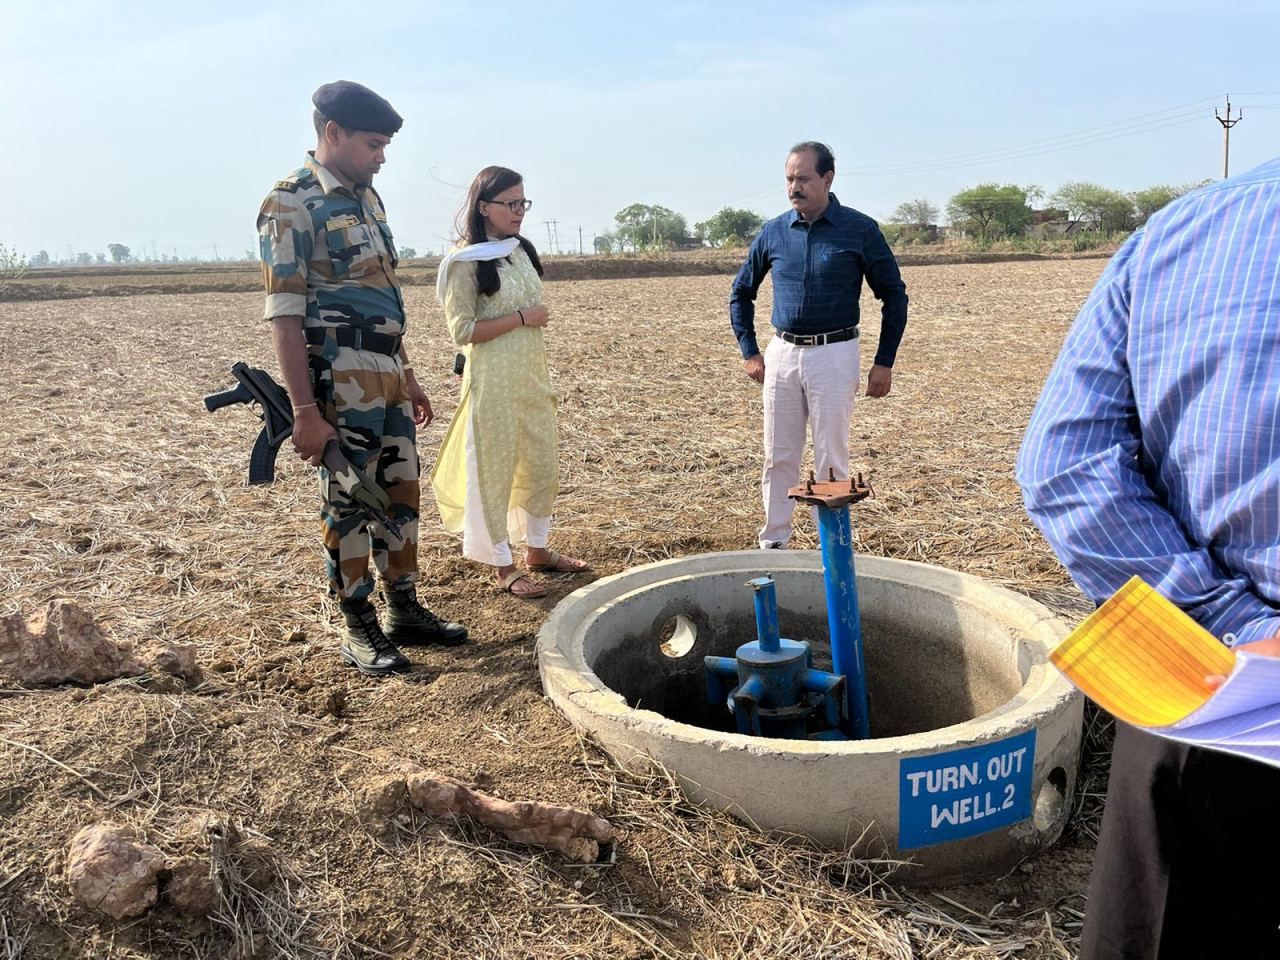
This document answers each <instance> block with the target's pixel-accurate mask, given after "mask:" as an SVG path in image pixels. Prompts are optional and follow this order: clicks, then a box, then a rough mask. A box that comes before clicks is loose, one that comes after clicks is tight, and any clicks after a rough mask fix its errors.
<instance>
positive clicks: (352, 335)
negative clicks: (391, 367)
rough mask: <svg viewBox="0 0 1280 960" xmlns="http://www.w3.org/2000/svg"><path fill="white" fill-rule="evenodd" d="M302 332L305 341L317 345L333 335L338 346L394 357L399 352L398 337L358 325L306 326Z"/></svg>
mask: <svg viewBox="0 0 1280 960" xmlns="http://www.w3.org/2000/svg"><path fill="white" fill-rule="evenodd" d="M302 332H303V334H304V335H305V336H306V338H307V343H309V344H311V345H312V346H319V345H320V344H322V343H324V342H325V341H326V340H327V339H329V337H333V339H334V340H336V341H337V343H338V346H340V347H351V348H352V349H353V350H371V351H373V352H374V353H385V354H386V355H387V356H388V357H394V356H395V355H396V354H397V353H399V352H400V339H401V338H400V337H390V336H387V334H385V333H374V332H373V331H372V330H362V329H360V328H359V327H306V328H305V329H304V330H303V331H302Z"/></svg>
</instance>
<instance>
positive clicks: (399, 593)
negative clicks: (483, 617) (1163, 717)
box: [382, 584, 467, 647]
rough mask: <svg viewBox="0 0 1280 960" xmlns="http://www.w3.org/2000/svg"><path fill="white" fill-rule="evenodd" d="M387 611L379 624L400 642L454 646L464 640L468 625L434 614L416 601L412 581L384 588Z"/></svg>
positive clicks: (418, 644)
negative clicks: (404, 584) (404, 585)
mask: <svg viewBox="0 0 1280 960" xmlns="http://www.w3.org/2000/svg"><path fill="white" fill-rule="evenodd" d="M382 597H383V599H384V600H386V602H387V613H386V616H385V617H384V618H383V621H382V625H383V628H384V629H385V630H386V632H387V636H388V637H390V638H391V640H392V641H393V642H395V643H398V644H400V645H402V646H422V645H424V644H436V645H438V646H442V647H456V646H457V645H458V644H460V643H465V642H466V640H467V628H466V627H464V626H463V625H462V624H460V623H450V622H449V621H448V620H443V619H441V618H440V617H437V616H436V615H435V614H434V613H432V612H431V611H430V610H428V609H427V608H426V607H424V606H423V605H422V604H420V603H419V602H418V592H417V591H416V590H415V589H414V588H413V584H409V586H407V587H400V588H398V589H395V590H384V591H383V593H382Z"/></svg>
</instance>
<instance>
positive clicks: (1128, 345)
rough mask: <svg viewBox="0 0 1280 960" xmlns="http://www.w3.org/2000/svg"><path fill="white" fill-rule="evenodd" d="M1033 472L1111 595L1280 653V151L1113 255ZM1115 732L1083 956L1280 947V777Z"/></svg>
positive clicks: (1086, 577) (1071, 546)
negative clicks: (1165, 604)
mask: <svg viewBox="0 0 1280 960" xmlns="http://www.w3.org/2000/svg"><path fill="white" fill-rule="evenodd" d="M1017 479H1018V483H1019V486H1020V487H1021V489H1022V494H1023V499H1024V502H1025V505H1026V509H1027V512H1028V514H1029V515H1030V516H1031V518H1032V519H1033V520H1034V521H1035V523H1036V525H1037V526H1038V527H1039V528H1040V530H1041V531H1042V532H1043V534H1044V536H1045V539H1046V540H1047V541H1048V542H1049V545H1050V546H1051V547H1052V548H1053V550H1054V552H1055V553H1056V554H1057V555H1058V557H1059V558H1060V559H1061V561H1062V563H1063V565H1064V566H1065V567H1066V569H1067V571H1068V572H1069V573H1070V574H1071V577H1072V579H1073V580H1075V582H1076V584H1077V585H1079V587H1080V589H1081V590H1082V591H1083V592H1084V593H1085V594H1086V595H1087V596H1088V597H1089V598H1090V599H1092V600H1093V601H1094V602H1095V603H1100V602H1101V601H1102V600H1104V599H1106V598H1107V597H1108V596H1110V595H1111V594H1112V593H1113V592H1114V591H1115V590H1116V589H1118V588H1119V587H1120V586H1121V584H1123V583H1124V582H1125V581H1126V580H1128V579H1129V577H1131V576H1132V575H1134V574H1137V575H1139V576H1141V577H1142V578H1143V579H1144V580H1145V581H1146V582H1147V583H1149V584H1150V585H1151V586H1153V587H1154V588H1155V589H1156V590H1158V591H1159V592H1160V593H1162V594H1163V595H1164V596H1166V597H1168V598H1169V599H1170V600H1172V601H1173V602H1174V603H1176V604H1177V605H1178V606H1179V607H1180V608H1182V609H1183V610H1185V611H1186V612H1187V613H1188V614H1189V615H1190V616H1191V617H1192V618H1194V619H1195V620H1196V621H1197V622H1198V623H1200V625H1201V626H1203V627H1204V628H1205V629H1207V630H1208V631H1209V632H1210V633H1212V634H1213V635H1214V636H1216V637H1218V638H1219V639H1221V641H1222V642H1223V643H1225V644H1228V645H1230V646H1232V647H1234V648H1235V649H1236V650H1242V649H1243V650H1249V651H1252V652H1254V653H1261V654H1266V655H1271V656H1275V655H1280V638H1277V631H1278V630H1280V158H1277V159H1276V160H1273V161H1271V162H1269V163H1267V164H1264V165H1263V166H1260V167H1258V168H1257V169H1255V170H1252V171H1250V172H1248V173H1245V174H1243V175H1240V176H1237V177H1234V178H1232V179H1230V180H1226V181H1223V182H1221V183H1216V184H1213V185H1211V186H1208V187H1205V188H1202V189H1200V190H1198V191H1195V192H1193V193H1190V194H1188V195H1186V196H1184V197H1181V198H1179V199H1178V200H1175V201H1174V202H1173V203H1171V204H1169V205H1168V206H1167V207H1165V208H1164V209H1163V210H1161V211H1159V212H1158V213H1156V214H1155V215H1154V216H1152V218H1151V219H1150V221H1149V222H1148V223H1147V224H1146V225H1145V226H1144V227H1142V228H1140V229H1139V230H1137V231H1136V232H1135V233H1134V234H1133V235H1132V236H1131V237H1130V238H1129V239H1128V240H1127V241H1126V242H1125V243H1124V245H1123V246H1122V247H1121V248H1120V250H1119V251H1117V252H1116V254H1115V256H1113V257H1112V258H1111V261H1110V263H1109V264H1108V265H1107V268H1106V270H1105V271H1104V272H1103V274H1102V276H1101V278H1100V279H1099V280H1098V282H1097V284H1096V285H1095V286H1094V288H1093V291H1092V293H1091V294H1090V296H1089V298H1088V300H1087V301H1086V302H1085V304H1084V307H1083V308H1082V309H1081V311H1080V314H1079V315H1078V316H1077V317H1076V319H1075V322H1074V323H1073V324H1072V326H1071V329H1070V331H1069V332H1068V334H1067V337H1066V341H1065V342H1064V344H1063V347H1062V351H1061V353H1060V355H1059V356H1058V359H1057V361H1056V363H1055V364H1054V366H1053V369H1052V370H1051V372H1050V374H1049V377H1048V380H1047V382H1046V383H1045V386H1044V389H1043V392H1042V393H1041V395H1040V400H1039V402H1038V403H1037V404H1036V407H1035V410H1034V412H1033V413H1032V416H1031V421H1030V424H1029V426H1028V427H1027V432H1026V436H1025V438H1024V440H1023V444H1022V448H1021V450H1020V451H1019V455H1018V463H1017ZM1213 682H1220V678H1217V679H1216V680H1215V681H1213ZM1278 693H1280V691H1278ZM1116 727H1117V729H1116V737H1115V745H1114V748H1113V755H1112V763H1111V776H1110V783H1109V786H1108V791H1107V801H1106V808H1105V813H1104V817H1103V824H1102V830H1101V834H1100V836H1099V840H1098V849H1097V853H1096V856H1095V860H1094V866H1093V872H1092V876H1091V878H1090V884H1089V904H1088V909H1087V912H1086V918H1085V924H1084V930H1083V933H1082V940H1081V952H1080V956H1081V958H1082V960H1111V958H1116V960H1119V958H1126V960H1139V958H1160V960H1168V958H1171V957H1207V956H1216V957H1233V958H1235V957H1240V958H1246V957H1249V958H1252V957H1264V956H1267V957H1275V956H1280V897H1277V896H1276V895H1275V891H1276V890H1277V889H1280V827H1277V826H1276V825H1275V822H1274V821H1272V819H1271V817H1270V815H1269V808H1268V807H1267V806H1266V804H1267V803H1268V802H1269V800H1270V799H1271V798H1272V797H1276V798H1280V770H1277V769H1274V768H1272V767H1269V766H1265V765H1263V764H1260V763H1257V762H1254V761H1251V760H1246V759H1242V758H1239V757H1234V756H1231V755H1228V754H1225V753H1220V752H1214V751H1208V750H1202V749H1198V748H1196V747H1190V746H1187V745H1185V744H1179V743H1175V742H1173V741H1169V740H1162V739H1160V738H1157V737H1155V736H1152V735H1150V734H1147V733H1144V732H1142V731H1139V730H1137V729H1135V728H1134V727H1131V726H1128V725H1126V724H1124V723H1117V725H1116Z"/></svg>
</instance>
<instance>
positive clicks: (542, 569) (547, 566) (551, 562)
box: [525, 550, 591, 573]
mask: <svg viewBox="0 0 1280 960" xmlns="http://www.w3.org/2000/svg"><path fill="white" fill-rule="evenodd" d="M525 566H527V567H528V568H529V569H530V570H531V571H532V572H534V573H589V572H590V571H591V565H590V564H589V563H585V562H584V561H582V560H575V559H574V558H573V557H566V556H565V555H564V554H561V553H556V552H555V551H554V550H548V551H547V559H546V560H544V561H543V562H542V563H529V562H528V560H526V561H525Z"/></svg>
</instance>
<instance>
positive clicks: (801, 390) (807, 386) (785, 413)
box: [760, 336, 861, 547]
mask: <svg viewBox="0 0 1280 960" xmlns="http://www.w3.org/2000/svg"><path fill="white" fill-rule="evenodd" d="M860 341H861V338H860V337H855V338H854V339H852V340H844V341H842V342H840V343H827V344H821V345H815V346H808V347H801V346H796V345H795V344H793V343H787V342H786V341H785V340H783V339H782V338H781V337H778V336H775V337H774V338H773V339H772V340H770V341H769V345H768V346H767V347H765V350H764V471H763V474H762V475H761V478H760V492H761V495H762V497H763V499H764V526H763V527H762V528H761V530H760V546H762V547H785V546H786V545H787V541H788V540H790V539H791V531H792V525H791V515H792V512H793V510H794V509H795V501H794V500H791V499H790V498H789V497H788V496H787V491H788V490H789V489H790V488H791V487H794V486H795V485H796V484H797V483H799V481H800V460H801V458H802V457H803V456H804V441H805V423H806V421H807V422H808V424H809V430H810V432H811V433H812V434H813V463H814V472H815V473H816V475H817V476H818V477H819V478H820V479H822V480H826V479H827V478H828V477H829V475H830V471H831V470H834V471H835V475H836V479H838V480H844V479H847V478H848V476H849V423H850V421H851V420H852V419H853V398H854V395H855V394H856V393H857V390H858V360H859V354H858V344H859V342H860ZM815 522H816V520H815Z"/></svg>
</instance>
